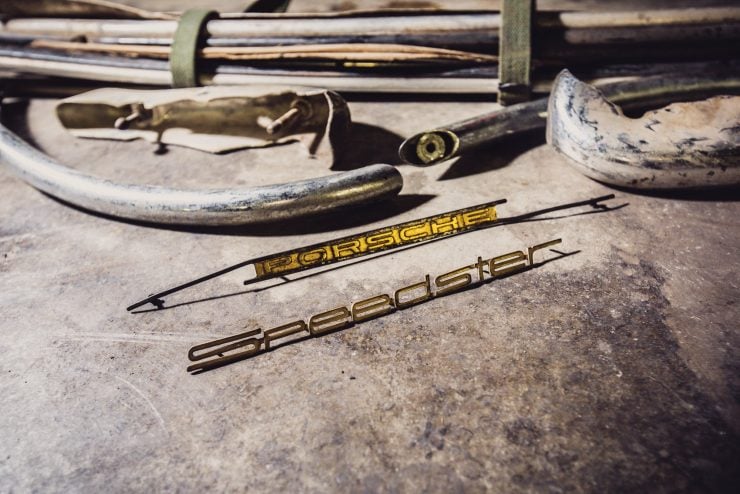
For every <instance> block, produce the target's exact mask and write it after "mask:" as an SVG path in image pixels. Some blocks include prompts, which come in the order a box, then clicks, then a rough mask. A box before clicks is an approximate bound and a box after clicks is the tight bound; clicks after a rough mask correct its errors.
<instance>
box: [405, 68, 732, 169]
mask: <svg viewBox="0 0 740 494" xmlns="http://www.w3.org/2000/svg"><path fill="white" fill-rule="evenodd" d="M599 89H600V90H601V91H602V92H603V94H604V95H606V96H607V97H608V98H610V99H611V100H612V101H613V102H615V103H618V104H620V105H623V106H624V107H625V108H627V109H630V110H636V109H641V108H646V107H655V106H656V105H662V104H667V103H669V102H671V101H676V100H684V101H685V100H696V99H699V98H706V97H708V96H711V95H716V94H738V93H740V65H738V64H737V63H729V64H722V65H717V64H695V65H693V66H690V67H687V70H686V71H684V72H681V73H678V72H676V73H667V74H661V75H652V76H647V77H642V78H638V79H634V80H622V81H618V82H609V83H606V84H601V85H599ZM547 102H548V100H547V98H541V99H538V100H535V101H528V102H525V103H518V104H515V105H511V106H508V107H506V108H502V109H500V110H494V111H492V112H489V113H485V114H483V115H478V116H476V117H473V118H470V119H467V120H463V121H461V122H456V123H453V124H450V125H447V126H444V127H439V128H436V129H432V130H428V131H424V132H420V133H418V134H416V135H414V136H412V137H409V138H408V139H406V140H405V141H404V142H403V143H402V144H401V147H400V148H399V156H400V157H401V159H403V160H404V161H405V162H407V163H410V164H412V165H417V166H429V165H434V164H437V163H440V162H442V161H446V160H449V159H452V158H455V157H457V156H460V155H462V154H465V153H468V152H471V151H473V150H475V149H478V148H481V147H483V146H485V145H488V144H490V143H493V142H496V141H498V140H500V139H502V138H505V137H507V136H511V135H515V134H520V133H523V132H528V131H533V130H538V129H544V128H545V124H546V123H547Z"/></svg>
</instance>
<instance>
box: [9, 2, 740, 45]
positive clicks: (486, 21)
mask: <svg viewBox="0 0 740 494" xmlns="http://www.w3.org/2000/svg"><path fill="white" fill-rule="evenodd" d="M0 11H2V8H0ZM542 14H543V15H538V16H537V20H536V23H537V27H538V29H539V28H544V29H557V30H585V29H593V30H595V31H596V30H601V29H606V28H620V29H623V28H633V27H634V28H637V27H643V26H650V27H656V26H672V25H673V26H676V25H680V26H697V25H709V24H713V25H721V24H727V23H736V22H740V8H737V7H705V8H696V9H660V10H643V11H624V12H608V11H605V12H545V13H542ZM500 25H501V16H500V15H499V14H498V13H497V12H492V11H478V12H474V11H468V12H462V11H437V12H434V11H429V10H426V11H425V10H423V9H421V10H417V11H403V10H397V11H382V10H381V11H356V12H352V13H327V14H315V13H311V14H295V13H288V14H277V15H276V14H222V16H221V19H214V20H211V21H209V22H208V25H207V29H208V33H209V34H210V36H212V37H214V38H249V37H252V38H265V37H279V36H292V37H296V36H299V37H327V36H357V35H373V34H383V35H393V34H404V35H415V34H425V33H430V32H433V33H435V34H440V35H444V34H453V33H470V32H478V33H481V32H488V33H491V35H492V36H495V35H496V33H497V31H498V29H499V28H500ZM176 28H177V21H176V20H161V21H155V20H150V21H130V20H115V19H103V20H93V19H47V18H21V19H9V20H8V21H6V22H5V23H4V24H3V25H2V27H1V29H0V31H2V32H8V33H16V34H26V35H54V36H60V37H64V38H74V37H77V36H85V37H87V38H88V39H95V38H97V37H126V38H129V39H132V38H139V39H156V38H160V39H162V38H164V39H172V37H173V35H174V32H175V29H176Z"/></svg>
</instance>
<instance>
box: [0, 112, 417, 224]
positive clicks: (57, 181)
mask: <svg viewBox="0 0 740 494" xmlns="http://www.w3.org/2000/svg"><path fill="white" fill-rule="evenodd" d="M0 161H2V162H3V163H4V164H5V165H6V166H7V167H8V168H9V169H10V171H11V172H13V173H14V174H15V175H17V176H18V177H19V178H21V179H22V180H24V181H25V182H27V183H28V184H29V185H32V186H33V187H35V188H37V189H39V190H41V191H43V192H46V193H47V194H49V195H52V196H54V197H56V198H58V199H61V200H63V201H66V202H69V203H71V204H73V205H76V206H79V207H81V208H84V209H89V210H91V211H95V212H98V213H103V214H107V215H111V216H117V217H121V218H127V219H132V220H137V221H147V222H156V223H167V224H190V225H237V224H247V223H264V222H269V221H276V220H281V219H286V218H296V217H300V216H307V215H311V214H317V213H322V212H326V211H333V210H337V209H341V208H344V207H347V206H350V205H355V204H360V203H364V202H368V201H373V200H379V199H382V198H387V197H391V196H394V195H396V194H398V192H399V191H400V190H401V187H402V186H403V179H402V177H401V174H400V173H399V172H398V170H396V168H394V167H392V166H390V165H382V164H379V165H370V166H366V167H363V168H359V169H356V170H351V171H347V172H341V173H335V174H333V175H329V176H325V177H319V178H314V179H310V180H303V181H300V182H290V183H286V184H276V185H268V186H262V187H251V188H242V189H195V190H189V189H176V188H170V187H160V186H155V185H130V184H119V183H114V182H111V181H110V180H106V179H104V178H99V177H96V176H92V175H87V174H84V173H81V172H79V171H76V170H73V169H71V168H69V167H67V166H64V165H62V164H60V163H58V162H57V161H55V160H54V159H53V158H51V157H50V156H47V155H46V154H44V153H42V152H41V151H39V150H37V149H35V148H33V147H32V146H30V145H29V144H27V143H26V142H25V141H23V140H22V139H21V138H19V137H18V136H16V135H15V134H14V133H13V132H11V131H10V130H8V129H7V128H6V127H4V126H2V125H0Z"/></svg>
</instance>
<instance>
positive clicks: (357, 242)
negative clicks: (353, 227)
mask: <svg viewBox="0 0 740 494" xmlns="http://www.w3.org/2000/svg"><path fill="white" fill-rule="evenodd" d="M332 250H333V251H334V255H336V256H337V257H347V256H351V255H353V254H359V253H360V252H362V239H353V240H347V241H346V242H343V243H341V244H337V245H332Z"/></svg>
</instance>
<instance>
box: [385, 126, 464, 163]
mask: <svg viewBox="0 0 740 494" xmlns="http://www.w3.org/2000/svg"><path fill="white" fill-rule="evenodd" d="M459 148H460V139H459V138H458V137H457V135H456V134H455V133H453V132H451V131H449V130H444V129H438V130H432V131H429V132H422V133H420V134H416V135H415V136H412V137H409V138H408V139H406V140H405V141H403V143H402V144H401V147H400V148H399V149H398V156H399V157H400V158H401V159H402V160H403V161H405V162H406V163H409V164H411V165H416V166H431V165H436V164H437V163H440V162H442V161H445V160H448V159H450V158H454V157H455V156H457V151H458V149H459Z"/></svg>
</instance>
